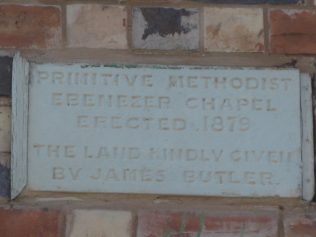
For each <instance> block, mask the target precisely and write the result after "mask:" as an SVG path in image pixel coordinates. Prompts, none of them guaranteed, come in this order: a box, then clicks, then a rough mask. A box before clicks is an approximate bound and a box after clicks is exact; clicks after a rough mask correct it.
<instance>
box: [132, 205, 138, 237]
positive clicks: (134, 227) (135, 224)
mask: <svg viewBox="0 0 316 237" xmlns="http://www.w3.org/2000/svg"><path fill="white" fill-rule="evenodd" d="M138 214H139V213H138V211H132V223H131V234H130V236H132V237H136V236H137V230H138V228H137V227H138Z"/></svg>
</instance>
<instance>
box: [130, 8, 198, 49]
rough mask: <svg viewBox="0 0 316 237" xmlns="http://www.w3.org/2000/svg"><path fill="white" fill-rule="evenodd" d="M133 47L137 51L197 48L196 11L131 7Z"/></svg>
mask: <svg viewBox="0 0 316 237" xmlns="http://www.w3.org/2000/svg"><path fill="white" fill-rule="evenodd" d="M132 32H133V33H132V34H133V37H132V38H133V47H134V48H138V49H161V50H170V49H181V50H195V49H198V48H199V11H198V10H197V9H177V8H148V7H144V8H134V9H133V30H132Z"/></svg>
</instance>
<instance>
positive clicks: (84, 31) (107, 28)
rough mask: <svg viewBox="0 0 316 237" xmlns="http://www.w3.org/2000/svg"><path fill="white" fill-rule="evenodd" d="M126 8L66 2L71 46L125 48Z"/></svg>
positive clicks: (69, 43) (68, 36)
mask: <svg viewBox="0 0 316 237" xmlns="http://www.w3.org/2000/svg"><path fill="white" fill-rule="evenodd" d="M126 18H127V11H126V8H125V7H123V6H108V5H101V4H74V5H68V6H67V38H68V45H69V46H70V47H85V48H108V49H126V48H127V31H126V24H127V23H126V22H127V20H126Z"/></svg>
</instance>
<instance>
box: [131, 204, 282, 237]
mask: <svg viewBox="0 0 316 237" xmlns="http://www.w3.org/2000/svg"><path fill="white" fill-rule="evenodd" d="M137 236H138V237H148V236H150V237H161V236H164V237H172V236H185V237H196V236H201V237H237V236H242V237H276V236H277V214H276V212H274V211H271V212H267V211H265V212H261V211H257V212H256V211H253V212H251V211H229V210H226V211H221V210H219V209H216V210H213V211H211V212H209V213H180V212H161V211H143V212H140V213H139V219H138V231H137Z"/></svg>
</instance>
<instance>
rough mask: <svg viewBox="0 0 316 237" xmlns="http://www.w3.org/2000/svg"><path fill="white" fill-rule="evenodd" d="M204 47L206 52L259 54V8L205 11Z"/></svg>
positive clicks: (260, 23) (211, 9)
mask: <svg viewBox="0 0 316 237" xmlns="http://www.w3.org/2000/svg"><path fill="white" fill-rule="evenodd" d="M204 47H205V50H206V51H209V52H262V51H263V50H264V31H263V12H262V9H259V8H205V9H204Z"/></svg>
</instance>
